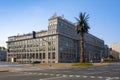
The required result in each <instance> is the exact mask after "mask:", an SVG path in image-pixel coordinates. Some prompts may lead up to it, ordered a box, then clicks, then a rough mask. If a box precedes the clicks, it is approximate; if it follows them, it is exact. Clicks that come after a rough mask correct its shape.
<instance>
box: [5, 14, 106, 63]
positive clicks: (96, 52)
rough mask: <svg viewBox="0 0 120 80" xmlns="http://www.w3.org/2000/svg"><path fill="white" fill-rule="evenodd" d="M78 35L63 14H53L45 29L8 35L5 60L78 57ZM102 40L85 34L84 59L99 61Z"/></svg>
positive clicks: (57, 60)
mask: <svg viewBox="0 0 120 80" xmlns="http://www.w3.org/2000/svg"><path fill="white" fill-rule="evenodd" d="M79 39H80V36H79V35H78V34H77V33H76V31H75V25H74V24H73V23H72V22H70V21H68V20H66V19H65V18H64V17H61V16H56V15H53V16H52V17H51V18H50V19H49V20H48V30H46V31H39V32H35V31H33V32H32V33H29V34H24V35H17V36H10V37H8V41H7V47H8V55H7V60H8V61H12V62H19V63H31V62H35V61H39V62H40V63H67V62H78V61H79V52H80V51H79V50H80V48H79V46H80V43H79ZM103 48H104V41H103V40H101V39H99V38H97V37H95V36H93V35H91V34H86V35H85V53H86V55H85V57H86V61H90V60H92V61H99V59H100V55H101V52H102V50H103Z"/></svg>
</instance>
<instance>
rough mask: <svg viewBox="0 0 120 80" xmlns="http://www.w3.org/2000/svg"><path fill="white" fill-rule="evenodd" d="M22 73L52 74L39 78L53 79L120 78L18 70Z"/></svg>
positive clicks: (104, 79)
mask: <svg viewBox="0 0 120 80" xmlns="http://www.w3.org/2000/svg"><path fill="white" fill-rule="evenodd" d="M17 73H21V74H29V75H42V76H50V78H43V79H38V80H51V79H52V78H55V79H56V80H57V78H83V79H86V78H89V79H96V80H98V79H101V80H120V77H118V76H115V77H104V76H87V75H76V74H58V73H57V74H54V73H41V72H17Z"/></svg>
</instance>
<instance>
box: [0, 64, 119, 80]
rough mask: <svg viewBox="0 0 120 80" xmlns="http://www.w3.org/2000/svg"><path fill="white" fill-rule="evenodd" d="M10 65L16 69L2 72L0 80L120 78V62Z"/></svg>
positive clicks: (106, 79)
mask: <svg viewBox="0 0 120 80" xmlns="http://www.w3.org/2000/svg"><path fill="white" fill-rule="evenodd" d="M9 65H10V66H6V68H7V67H13V66H14V68H16V69H15V70H11V71H10V72H0V80H61V79H62V80H120V68H119V67H120V63H111V64H109V65H104V66H93V67H81V68H63V69H59V68H49V69H45V68H37V67H28V66H24V65H19V64H18V65H17V64H13V65H12V64H9ZM0 66H1V65H0ZM4 66H5V65H4ZM0 68H1V67H0Z"/></svg>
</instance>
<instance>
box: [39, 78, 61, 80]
mask: <svg viewBox="0 0 120 80" xmlns="http://www.w3.org/2000/svg"><path fill="white" fill-rule="evenodd" d="M58 78H62V77H50V78H43V79H39V80H53V79H58Z"/></svg>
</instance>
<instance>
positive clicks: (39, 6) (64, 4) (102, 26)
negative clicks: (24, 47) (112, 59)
mask: <svg viewBox="0 0 120 80" xmlns="http://www.w3.org/2000/svg"><path fill="white" fill-rule="evenodd" d="M119 8H120V0H0V46H4V47H6V41H8V37H9V36H15V35H18V34H26V33H31V32H32V31H41V30H47V29H48V19H49V18H50V17H51V16H52V15H53V14H54V13H57V15H58V16H61V15H64V18H66V19H67V20H69V21H71V22H73V23H75V22H76V20H75V17H78V16H79V14H80V12H86V13H87V14H89V16H90V18H89V21H88V23H89V26H90V30H89V33H91V34H93V35H94V36H96V37H98V38H100V39H102V40H104V42H105V44H107V45H110V44H112V43H120V36H119V35H120V9H119Z"/></svg>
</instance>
